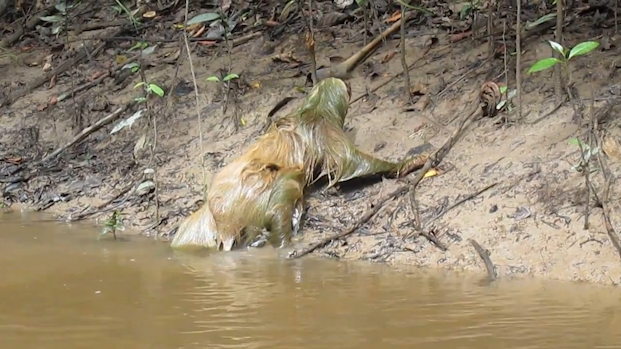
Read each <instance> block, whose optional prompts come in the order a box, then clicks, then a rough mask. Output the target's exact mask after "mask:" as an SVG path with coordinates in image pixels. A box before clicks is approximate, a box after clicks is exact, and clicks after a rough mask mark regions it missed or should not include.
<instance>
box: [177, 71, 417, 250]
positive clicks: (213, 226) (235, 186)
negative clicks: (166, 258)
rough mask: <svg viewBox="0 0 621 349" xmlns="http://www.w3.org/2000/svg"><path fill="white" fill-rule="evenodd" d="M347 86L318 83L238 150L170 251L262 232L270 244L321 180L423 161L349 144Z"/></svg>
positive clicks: (224, 246) (399, 169) (221, 246)
mask: <svg viewBox="0 0 621 349" xmlns="http://www.w3.org/2000/svg"><path fill="white" fill-rule="evenodd" d="M350 97H351V91H350V88H349V86H348V85H346V84H345V82H343V81H342V80H340V79H337V78H328V79H325V80H322V81H321V82H319V83H318V84H317V85H316V86H315V87H314V88H313V89H312V90H311V92H310V93H309V95H308V96H307V97H306V98H305V99H304V102H303V104H302V106H301V107H300V108H299V109H298V110H297V111H295V112H293V113H291V114H289V115H287V116H284V117H282V118H280V119H278V120H275V121H274V123H273V124H272V125H271V126H270V128H269V129H268V131H267V132H266V133H265V134H264V135H263V136H262V137H261V138H260V139H259V140H258V141H257V142H256V143H255V144H254V145H252V146H251V147H250V148H249V149H248V150H247V151H246V153H245V154H243V155H242V156H241V157H239V158H237V159H236V160H234V161H233V162H231V163H230V164H228V165H227V166H225V167H224V168H223V169H222V170H221V171H220V172H219V173H218V174H216V175H215V176H214V178H213V180H212V182H211V185H210V187H209V193H208V195H207V200H206V202H205V204H204V205H203V206H202V207H201V208H200V209H199V210H198V211H196V212H194V213H193V214H192V215H190V216H189V217H187V218H185V220H184V221H183V222H182V223H181V225H180V226H179V227H178V229H177V233H176V235H175V237H174V238H173V240H172V242H171V247H172V248H173V249H178V250H179V249H202V248H210V249H218V250H224V251H230V250H231V249H233V248H234V247H236V246H238V247H239V246H243V245H245V244H247V243H248V242H249V241H252V239H254V238H255V237H257V236H258V235H259V234H261V233H262V232H263V231H264V230H267V231H268V240H269V241H270V243H271V244H272V246H274V247H282V246H285V245H286V244H287V243H288V242H289V241H290V238H291V236H292V235H293V234H294V233H296V232H297V230H298V229H299V225H300V216H301V214H302V210H303V205H304V204H303V203H304V198H303V196H304V190H305V188H307V187H308V186H309V185H310V184H312V183H313V182H314V181H316V180H318V179H320V178H322V177H327V180H328V187H331V186H334V185H335V184H336V183H338V182H344V181H347V180H350V179H353V178H357V177H364V176H370V175H385V176H391V177H400V176H404V175H406V174H408V173H410V172H412V171H414V170H417V169H419V168H421V167H422V166H423V164H424V161H425V160H426V159H424V158H422V157H416V158H412V159H409V160H406V161H402V162H396V163H393V162H389V161H384V160H381V159H378V158H376V157H374V156H371V155H369V154H366V153H364V152H361V151H360V150H358V149H356V147H355V145H354V144H353V142H352V141H351V140H350V139H349V138H348V137H347V135H346V134H345V132H344V130H343V125H344V122H345V116H346V114H347V109H348V108H349V101H350Z"/></svg>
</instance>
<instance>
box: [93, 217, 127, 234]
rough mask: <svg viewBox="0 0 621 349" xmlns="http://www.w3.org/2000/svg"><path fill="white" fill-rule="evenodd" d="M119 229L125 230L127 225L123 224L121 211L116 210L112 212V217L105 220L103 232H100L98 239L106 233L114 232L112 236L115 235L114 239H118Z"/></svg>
mask: <svg viewBox="0 0 621 349" xmlns="http://www.w3.org/2000/svg"><path fill="white" fill-rule="evenodd" d="M117 230H119V231H123V230H125V226H124V225H123V216H122V215H121V213H120V212H119V211H114V213H112V217H110V218H108V219H106V220H105V221H104V228H103V230H102V231H101V234H99V237H98V238H97V240H99V239H101V237H102V236H104V235H106V234H112V236H114V240H116V231H117Z"/></svg>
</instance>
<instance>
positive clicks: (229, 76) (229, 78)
mask: <svg viewBox="0 0 621 349" xmlns="http://www.w3.org/2000/svg"><path fill="white" fill-rule="evenodd" d="M233 79H239V75H237V74H235V73H231V74H229V75H227V76H225V77H224V79H222V81H224V82H227V81H230V80H233Z"/></svg>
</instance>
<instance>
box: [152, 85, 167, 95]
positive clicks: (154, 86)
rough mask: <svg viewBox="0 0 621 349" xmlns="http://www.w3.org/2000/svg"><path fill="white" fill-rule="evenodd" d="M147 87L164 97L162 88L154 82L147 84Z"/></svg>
mask: <svg viewBox="0 0 621 349" xmlns="http://www.w3.org/2000/svg"><path fill="white" fill-rule="evenodd" d="M149 89H151V91H153V93H155V94H156V95H158V96H160V97H164V90H162V88H161V87H159V86H157V85H156V84H149Z"/></svg>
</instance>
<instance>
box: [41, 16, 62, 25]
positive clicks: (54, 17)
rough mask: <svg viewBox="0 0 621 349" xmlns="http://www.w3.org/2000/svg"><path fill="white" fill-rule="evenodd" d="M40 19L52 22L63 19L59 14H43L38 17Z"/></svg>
mask: <svg viewBox="0 0 621 349" xmlns="http://www.w3.org/2000/svg"><path fill="white" fill-rule="evenodd" d="M40 19H41V20H42V21H45V22H52V23H58V22H62V21H63V20H64V18H63V17H61V16H43V17H40Z"/></svg>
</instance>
